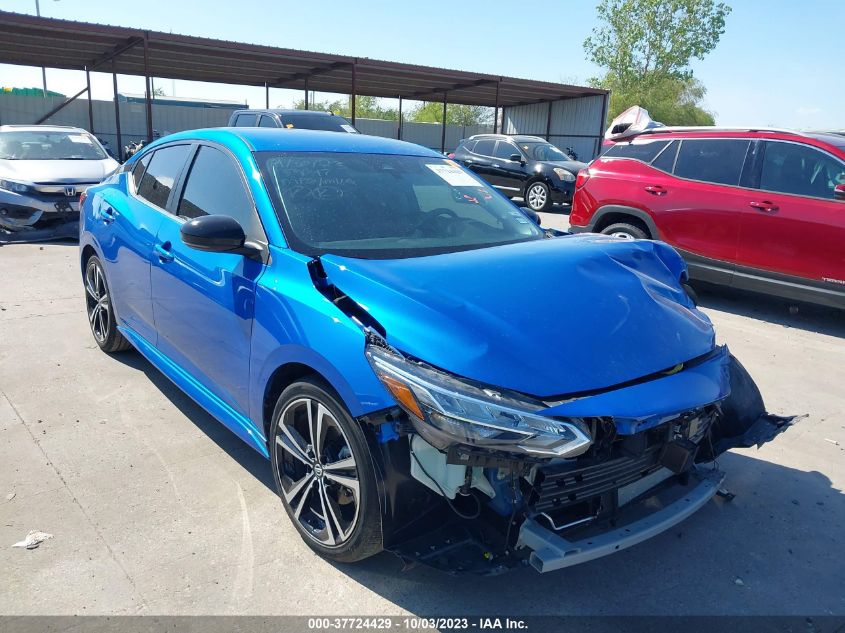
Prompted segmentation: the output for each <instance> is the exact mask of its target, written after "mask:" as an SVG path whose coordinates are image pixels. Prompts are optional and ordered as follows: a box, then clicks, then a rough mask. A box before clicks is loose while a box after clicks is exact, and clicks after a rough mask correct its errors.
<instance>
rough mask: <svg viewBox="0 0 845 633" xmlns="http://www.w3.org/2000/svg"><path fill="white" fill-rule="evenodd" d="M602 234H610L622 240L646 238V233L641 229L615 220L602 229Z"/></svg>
mask: <svg viewBox="0 0 845 633" xmlns="http://www.w3.org/2000/svg"><path fill="white" fill-rule="evenodd" d="M601 232H602V234H603V235H612V236H613V237H618V238H620V239H623V240H647V239H649V236H648V233H646V232H645V231H644V230H643V229H641V228H640V227H638V226H635V225H633V224H628V223H627V222H617V223H616V224H611V225H610V226H607V227H605V228H603V229H602V231H601Z"/></svg>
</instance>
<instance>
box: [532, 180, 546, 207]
mask: <svg viewBox="0 0 845 633" xmlns="http://www.w3.org/2000/svg"><path fill="white" fill-rule="evenodd" d="M547 198H548V193H547V192H546V188H545V187H544V186H543V185H540V184H536V185H532V186H531V188H530V189H529V190H528V200H527V202H528V206H529V207H531V208H532V209H534V210H535V211H536V210H538V209H542V208H543V207H544V206H546V199H547Z"/></svg>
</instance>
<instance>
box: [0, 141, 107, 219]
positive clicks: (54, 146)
mask: <svg viewBox="0 0 845 633" xmlns="http://www.w3.org/2000/svg"><path fill="white" fill-rule="evenodd" d="M118 166H119V165H118V162H117V161H116V160H114V159H113V158H112V157H110V156H109V155H108V153H107V152H106V150H105V149H103V146H102V145H101V144H100V142H99V141H98V140H97V139H96V138H95V137H94V136H93V135H91V134H89V133H88V132H86V131H85V130H82V129H79V128H75V127H66V126H58V125H0V229H4V230H5V231H7V232H8V231H12V232H28V231H32V230H34V229H42V228H48V227H51V226H55V225H59V224H63V223H65V222H69V221H71V222H72V221H77V220H78V219H79V194H80V193H81V192H82V191H84V190H85V189H87V188H88V187H90V186H91V185H95V184H97V183H99V182H100V181H101V180H103V179H104V178H105V177H106V176H108V175H109V174H111V173H112V172H113V171H114V170H115V169H117V168H118Z"/></svg>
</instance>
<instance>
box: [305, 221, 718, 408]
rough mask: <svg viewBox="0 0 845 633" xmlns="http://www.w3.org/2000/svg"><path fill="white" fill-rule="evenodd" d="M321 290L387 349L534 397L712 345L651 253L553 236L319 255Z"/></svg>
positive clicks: (629, 375)
mask: <svg viewBox="0 0 845 633" xmlns="http://www.w3.org/2000/svg"><path fill="white" fill-rule="evenodd" d="M321 261H322V263H323V267H324V269H325V271H326V274H327V275H328V279H329V281H330V282H331V283H333V284H334V285H335V286H337V288H339V289H340V290H341V291H342V292H344V293H345V294H346V295H348V296H349V297H350V298H352V299H353V300H355V301H356V302H358V303H359V304H360V305H361V306H362V307H363V308H364V309H365V310H367V311H368V312H369V313H370V314H371V315H372V316H373V317H374V318H375V319H376V320H377V321H378V322H379V323H381V325H382V326H384V328H385V330H386V331H387V340H388V341H389V342H390V343H391V344H392V345H394V346H395V347H396V348H398V349H400V350H401V351H403V352H405V353H406V354H410V355H412V356H415V357H417V358H419V359H421V360H424V361H426V362H428V363H430V364H432V365H434V366H436V367H440V368H441V369H444V370H447V371H450V372H452V373H455V374H457V375H459V376H464V377H466V378H471V379H474V380H477V381H480V382H483V383H487V384H490V385H494V386H498V387H502V388H507V389H512V390H515V391H520V392H522V393H526V394H531V395H535V396H539V397H551V396H559V395H568V394H574V393H578V392H582V391H590V390H594V389H601V388H606V387H610V386H614V385H618V384H620V383H623V382H626V381H629V380H633V379H636V378H640V377H643V376H647V375H650V374H653V373H655V372H659V371H663V370H666V369H669V368H672V367H674V366H675V365H677V364H678V363H682V362H684V361H687V360H690V359H692V358H695V357H698V356H701V355H702V354H705V353H707V352H709V351H711V350H712V349H713V348H714V346H715V338H714V333H713V328H712V326H711V324H710V321H709V319H708V318H707V317H706V316H705V315H704V314H703V313H701V312H699V311H698V310H697V309H695V308H694V307H693V305H692V303H691V302H690V300H689V298H688V297H687V295H686V293H685V292H684V291H683V289H682V288H681V286H680V285H679V283H678V279H679V278H680V276H681V275H682V274H683V272H684V270H685V266H684V263H683V260H681V258H680V256H679V255H678V254H677V253H676V252H675V251H674V250H673V249H672V248H671V247H669V246H667V245H666V244H664V243H662V242H652V241H645V240H637V241H630V240H619V239H616V238H610V237H605V236H600V235H579V236H574V235H573V236H564V237H559V238H554V239H544V240H537V241H531V242H523V243H519V244H512V245H507V246H499V247H494V248H485V249H479V250H474V251H465V252H461V253H451V254H446V255H437V256H431V257H420V258H410V259H397V260H363V259H351V258H346V257H339V256H335V255H325V256H323V257H322V258H321Z"/></svg>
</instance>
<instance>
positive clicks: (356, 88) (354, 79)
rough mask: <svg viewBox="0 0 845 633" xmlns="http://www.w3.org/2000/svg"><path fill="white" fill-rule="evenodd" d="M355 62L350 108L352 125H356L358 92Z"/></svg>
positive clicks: (353, 64) (353, 63)
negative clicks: (356, 97) (356, 98)
mask: <svg viewBox="0 0 845 633" xmlns="http://www.w3.org/2000/svg"><path fill="white" fill-rule="evenodd" d="M355 68H356V64H355V62H352V103H351V105H350V107H349V109H350V111H351V113H352V117H351V118H352V125H355V93H356V92H357V91H358V85H357V77H356V76H355Z"/></svg>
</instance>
